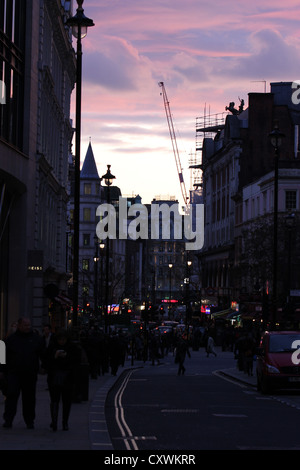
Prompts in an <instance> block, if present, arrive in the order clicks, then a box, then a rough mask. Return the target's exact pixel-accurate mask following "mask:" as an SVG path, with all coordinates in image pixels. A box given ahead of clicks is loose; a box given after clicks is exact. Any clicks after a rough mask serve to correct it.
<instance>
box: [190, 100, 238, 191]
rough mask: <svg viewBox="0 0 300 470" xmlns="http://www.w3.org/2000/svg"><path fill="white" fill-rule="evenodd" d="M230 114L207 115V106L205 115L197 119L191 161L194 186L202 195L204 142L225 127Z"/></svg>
mask: <svg viewBox="0 0 300 470" xmlns="http://www.w3.org/2000/svg"><path fill="white" fill-rule="evenodd" d="M228 114H229V113H228V112H223V113H217V114H210V111H209V112H208V114H206V105H205V108H204V115H203V116H201V117H197V118H196V152H195V154H193V155H192V156H191V158H190V160H189V168H190V170H191V179H192V183H191V184H192V186H193V187H194V188H195V190H198V191H199V192H201V193H202V150H203V141H204V139H206V138H212V139H213V138H214V137H215V135H216V134H217V133H218V132H220V131H221V130H222V129H224V127H225V119H226V116H227V115H228Z"/></svg>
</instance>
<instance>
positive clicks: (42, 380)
mask: <svg viewBox="0 0 300 470" xmlns="http://www.w3.org/2000/svg"><path fill="white" fill-rule="evenodd" d="M231 357H232V356H231V354H230V358H231ZM232 362H233V361H232V359H230V363H231V364H232ZM147 365H149V363H146V366H147ZM144 366H145V364H144V363H143V362H142V361H134V365H133V366H132V364H131V360H130V358H129V359H127V361H126V362H125V365H124V367H120V368H119V370H118V374H117V376H112V375H110V373H108V374H106V375H104V376H100V377H98V378H97V379H96V380H92V379H90V381H89V400H88V401H86V402H81V403H73V404H72V408H71V414H70V419H69V430H68V431H63V430H62V427H61V409H60V413H59V420H58V430H57V432H53V431H52V430H51V428H50V405H49V404H50V400H49V391H48V390H47V377H46V375H39V377H38V383H37V401H36V420H35V428H34V429H33V430H29V429H27V428H26V425H25V423H24V420H23V417H22V411H21V409H22V406H21V405H22V403H21V397H20V399H19V402H18V410H17V415H16V417H15V419H14V422H13V427H12V428H11V429H5V428H3V427H2V423H3V420H2V416H3V410H4V398H3V395H2V394H1V393H0V418H1V419H0V450H111V451H113V446H112V444H111V441H110V437H109V434H108V430H107V426H106V420H105V408H104V407H105V400H106V396H107V394H108V392H109V390H110V389H111V388H112V387H113V385H114V384H115V382H116V381H117V380H118V378H119V377H120V375H121V374H122V372H123V371H125V370H126V369H131V368H132V367H134V368H136V367H144ZM219 372H220V373H221V374H222V375H224V376H227V377H228V378H234V379H235V380H239V381H241V382H243V383H245V384H247V385H251V386H255V385H256V375H255V363H254V371H253V376H250V377H249V376H248V375H247V374H245V373H244V372H242V371H239V370H238V369H237V368H236V367H231V368H223V369H222V370H219Z"/></svg>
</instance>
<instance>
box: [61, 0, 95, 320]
mask: <svg viewBox="0 0 300 470" xmlns="http://www.w3.org/2000/svg"><path fill="white" fill-rule="evenodd" d="M77 4H78V8H77V12H76V15H75V16H73V17H71V18H68V19H67V21H66V25H67V26H69V27H71V28H72V34H73V36H74V37H75V38H76V39H77V52H76V141H75V174H74V180H75V181H74V248H73V253H74V258H73V319H72V320H73V326H74V327H76V326H77V318H78V274H79V210H80V133H81V85H82V47H81V40H82V39H83V38H84V37H85V36H86V35H87V28H89V27H91V26H94V22H93V20H91V19H90V18H87V17H86V16H85V15H84V13H83V11H84V10H83V8H82V4H83V0H77Z"/></svg>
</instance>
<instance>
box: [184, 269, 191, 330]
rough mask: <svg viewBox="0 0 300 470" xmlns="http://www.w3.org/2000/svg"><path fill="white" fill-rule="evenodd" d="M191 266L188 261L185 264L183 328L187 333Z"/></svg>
mask: <svg viewBox="0 0 300 470" xmlns="http://www.w3.org/2000/svg"><path fill="white" fill-rule="evenodd" d="M191 266H192V261H190V260H188V261H187V262H186V280H185V285H186V293H185V296H186V297H185V326H186V329H187V332H188V326H189V320H190V305H189V297H190V275H191Z"/></svg>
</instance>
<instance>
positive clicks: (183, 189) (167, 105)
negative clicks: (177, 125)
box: [158, 82, 189, 206]
mask: <svg viewBox="0 0 300 470" xmlns="http://www.w3.org/2000/svg"><path fill="white" fill-rule="evenodd" d="M158 85H159V86H160V87H161V88H162V93H161V94H162V96H163V99H164V105H165V110H166V116H167V121H168V126H169V131H170V136H171V142H172V147H173V152H174V156H175V162H176V168H177V173H178V177H179V182H180V189H181V194H182V197H183V200H184V203H185V205H186V206H187V205H188V202H189V198H188V195H187V191H186V187H185V183H184V178H183V173H182V167H181V163H180V157H179V152H178V147H177V141H176V134H175V131H174V126H173V120H172V115H171V110H170V103H169V100H168V97H167V93H166V89H165V85H164V82H159V83H158Z"/></svg>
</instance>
